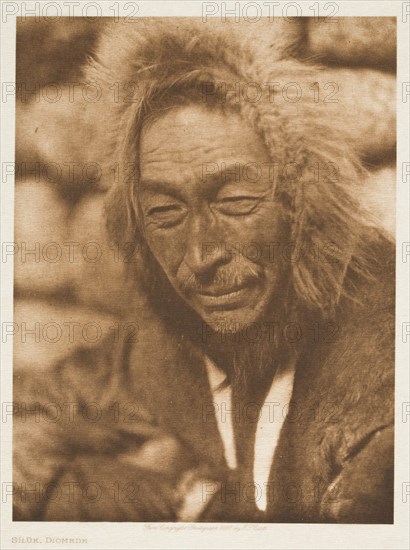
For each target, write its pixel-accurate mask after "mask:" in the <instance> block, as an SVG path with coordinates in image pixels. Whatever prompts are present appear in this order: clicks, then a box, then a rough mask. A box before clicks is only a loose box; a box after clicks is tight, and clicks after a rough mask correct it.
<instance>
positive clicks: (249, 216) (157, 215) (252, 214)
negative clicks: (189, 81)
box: [137, 106, 279, 331]
mask: <svg viewBox="0 0 410 550" xmlns="http://www.w3.org/2000/svg"><path fill="white" fill-rule="evenodd" d="M269 162H270V159H269V156H268V153H267V151H266V149H265V146H264V144H263V142H262V141H261V139H260V138H259V137H258V135H257V134H256V133H255V132H254V130H253V129H252V127H251V126H250V124H249V123H247V122H246V121H244V120H243V119H242V118H241V117H240V116H239V115H237V114H235V113H226V114H224V113H222V112H219V111H210V110H207V109H206V108H205V107H202V106H187V107H181V108H176V109H173V110H170V111H169V112H168V113H166V114H165V115H164V116H162V117H161V118H159V119H158V120H156V121H155V122H154V123H153V124H152V125H151V126H149V127H148V128H146V129H145V130H143V132H142V136H141V143H140V182H139V188H138V192H137V195H138V200H139V206H140V211H141V215H142V225H143V229H144V232H145V237H146V240H147V243H148V246H149V247H150V249H151V251H152V253H153V255H154V256H155V258H156V260H157V261H158V263H159V264H160V265H161V267H162V269H163V270H164V272H165V274H166V276H167V277H168V279H169V281H170V283H171V285H172V286H173V288H174V289H175V290H176V292H177V293H178V294H179V295H180V296H181V297H182V298H183V299H184V300H185V301H186V302H187V303H188V304H189V305H190V306H191V307H192V308H193V309H194V310H195V311H196V312H197V313H198V314H199V315H200V316H201V318H202V319H203V320H204V321H205V322H206V323H208V324H209V325H210V326H211V327H212V328H213V329H215V330H218V331H220V330H222V331H223V330H239V329H242V328H244V327H246V326H248V325H249V324H251V323H255V322H256V321H257V320H258V318H260V316H261V315H262V313H263V312H264V311H266V307H267V305H268V304H269V302H270V300H271V298H272V296H273V293H274V291H275V289H276V286H277V283H278V280H279V266H278V261H276V260H277V258H276V257H275V261H273V259H274V256H273V251H274V248H275V242H277V241H278V238H279V235H278V228H279V211H278V205H277V204H275V203H274V201H273V198H272V197H273V192H274V189H273V185H274V184H273V181H272V177H271V169H270V168H269Z"/></svg>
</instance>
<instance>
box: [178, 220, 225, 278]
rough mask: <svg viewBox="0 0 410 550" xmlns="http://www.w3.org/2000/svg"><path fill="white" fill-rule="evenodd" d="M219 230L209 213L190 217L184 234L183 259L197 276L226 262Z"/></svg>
mask: <svg viewBox="0 0 410 550" xmlns="http://www.w3.org/2000/svg"><path fill="white" fill-rule="evenodd" d="M221 236H222V235H221V232H220V230H219V229H218V224H217V222H216V220H215V218H213V217H212V215H211V214H202V215H197V216H193V217H192V221H191V223H190V225H189V227H188V234H187V236H186V241H185V243H186V248H185V256H184V261H185V263H186V265H187V266H188V267H189V269H190V270H191V271H192V273H194V274H195V275H197V276H200V275H206V274H208V273H210V272H212V271H213V270H214V269H216V268H217V267H218V266H219V265H220V264H223V263H225V262H226V258H225V257H224V256H225V255H224V254H223V250H224V246H223V244H222V242H221V240H222V239H221Z"/></svg>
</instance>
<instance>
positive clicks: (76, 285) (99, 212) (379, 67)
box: [14, 18, 396, 372]
mask: <svg viewBox="0 0 410 550" xmlns="http://www.w3.org/2000/svg"><path fill="white" fill-rule="evenodd" d="M106 24H107V21H106V20H104V21H101V20H100V21H98V22H92V21H87V20H85V19H82V18H77V19H71V20H70V19H68V20H67V19H65V20H64V21H61V20H60V21H53V22H45V21H42V20H35V19H34V18H33V19H32V20H31V19H30V18H27V19H25V20H23V19H22V20H20V21H19V22H18V26H17V68H16V81H17V86H18V89H19V90H20V93H19V94H18V95H17V100H16V101H17V105H16V163H17V174H16V186H15V238H14V241H15V249H14V270H15V314H14V315H15V318H14V322H15V326H14V330H15V336H14V346H15V347H14V365H15V366H14V368H15V371H16V372H19V371H20V370H21V369H25V368H36V369H41V370H47V369H48V368H49V367H51V366H52V365H53V364H55V362H56V361H58V360H59V359H61V358H63V357H64V356H66V355H67V353H68V352H69V351H70V349H72V348H73V347H75V346H78V345H87V346H94V345H97V344H98V342H99V341H100V340H101V339H102V338H103V337H104V336H105V335H106V334H107V333H108V332H110V331H116V332H117V334H118V337H120V338H122V337H127V336H129V335H131V336H132V334H131V331H132V328H133V327H130V326H129V325H126V320H127V317H128V312H129V311H130V310H132V311H138V306H139V305H138V303H136V298H135V292H133V291H132V288H131V284H130V282H129V281H127V280H126V278H125V275H124V268H125V262H126V261H133V257H132V254H130V250H129V249H127V248H124V250H120V251H118V250H117V251H116V250H114V249H113V248H112V247H111V246H110V244H109V243H108V240H107V236H106V233H105V228H104V220H103V203H104V195H105V193H106V191H107V182H106V181H99V180H98V179H96V178H95V177H94V176H95V174H93V171H92V169H89V171H87V172H86V173H83V171H82V167H83V166H84V160H85V159H87V148H88V147H89V145H90V142H91V141H92V132H90V133H88V129H87V128H82V129H81V131H77V132H76V131H73V125H72V121H73V117H76V107H75V106H74V108H73V103H71V102H70V99H69V96H70V94H69V92H70V85H68V84H67V83H71V86H72V83H75V82H79V81H80V67H81V64H82V63H83V62H84V61H85V60H86V57H87V55H88V54H89V53H90V52H91V51H92V49H93V46H94V44H95V41H96V40H97V39H98V35H99V33H101V31H102V29H103V28H104V25H106ZM293 32H294V33H295V36H296V39H297V42H298V48H296V49H295V55H296V56H297V57H300V58H301V59H306V60H308V61H314V62H315V63H319V64H322V65H324V66H325V67H326V70H328V71H329V81H330V80H331V81H336V82H338V83H340V86H341V87H344V89H345V90H349V94H350V95H349V97H350V99H351V110H352V112H351V115H352V136H353V137H352V139H355V140H356V141H357V145H358V147H359V146H360V147H361V150H364V153H365V154H364V158H365V162H366V165H367V168H368V169H369V177H368V180H367V181H366V183H365V185H364V186H363V190H362V197H361V199H362V200H363V201H364V203H365V204H366V206H367V207H368V208H369V209H370V210H371V211H372V212H373V214H374V219H375V222H374V223H375V224H377V225H380V226H381V227H384V228H385V229H386V231H387V232H388V233H389V234H390V235H391V236H392V237H393V236H394V228H395V214H394V212H395V104H396V101H395V94H396V82H395V67H396V29H395V19H394V18H338V20H337V22H332V23H329V21H325V20H319V21H318V20H315V19H313V18H312V19H311V18H303V20H300V21H298V23H297V25H295V27H294V31H293ZM59 90H60V91H61V90H63V93H62V96H61V98H59V99H58V91H59ZM73 163H77V164H73ZM79 166H80V168H79V169H78V167H79ZM137 317H138V315H136V318H137Z"/></svg>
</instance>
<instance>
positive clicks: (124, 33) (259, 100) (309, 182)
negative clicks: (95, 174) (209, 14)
mask: <svg viewBox="0 0 410 550" xmlns="http://www.w3.org/2000/svg"><path fill="white" fill-rule="evenodd" d="M295 24H296V23H288V22H284V21H282V22H281V23H278V22H275V23H272V22H270V21H264V22H262V23H261V25H259V24H249V23H248V24H243V23H234V22H230V23H228V22H227V23H220V22H219V23H218V22H208V23H203V22H202V21H201V20H200V19H192V18H167V19H155V18H148V19H141V20H138V21H137V22H136V23H134V24H131V23H129V22H115V23H112V24H111V25H110V26H109V28H108V29H107V30H106V31H105V33H104V34H103V35H102V37H101V38H100V42H99V44H98V46H97V48H96V51H95V55H94V58H93V59H92V60H90V62H89V64H88V66H87V67H86V69H85V78H86V79H87V80H88V81H89V82H90V83H91V82H92V83H94V84H96V85H98V86H99V87H100V89H101V90H102V96H101V100H100V101H98V102H96V103H93V104H90V106H89V110H88V113H87V117H88V119H89V120H91V121H92V123H93V124H94V126H96V128H97V130H96V136H97V137H96V140H95V143H93V145H92V146H91V148H90V156H92V157H93V160H94V161H95V159H98V161H99V162H100V163H101V164H102V165H104V166H105V167H106V168H105V171H104V173H105V174H106V175H107V174H110V175H111V177H112V167H113V166H114V165H116V166H117V167H118V169H119V172H118V173H119V177H118V178H117V181H114V183H113V185H112V186H111V190H110V192H109V195H108V201H107V224H108V230H109V233H110V236H111V238H112V240H113V241H114V242H116V243H123V242H124V241H127V242H135V241H136V242H142V241H143V239H142V237H141V235H140V234H139V231H138V228H137V227H138V223H137V221H136V216H137V214H136V209H135V207H134V206H133V205H134V204H135V199H136V195H137V187H138V139H139V135H140V130H141V124H142V123H141V117H142V115H141V113H142V112H143V111H144V109H146V108H147V104H148V103H149V98H150V97H151V96H152V94H153V93H155V92H153V90H155V88H156V87H159V88H160V87H161V86H162V85H163V83H164V82H173V83H175V82H177V81H183V80H184V79H186V78H191V77H195V78H196V77H197V76H198V75H199V76H200V77H201V78H203V79H204V81H205V82H207V81H210V82H212V83H213V84H214V85H216V86H218V85H220V84H221V83H224V84H225V85H227V86H234V87H235V86H237V88H236V89H237V90H239V101H238V103H239V107H240V111H241V114H242V116H243V117H244V118H245V119H247V120H249V122H250V123H251V125H252V127H253V128H255V129H256V131H257V132H259V134H260V135H261V136H262V138H263V140H264V142H265V144H266V146H267V149H268V151H269V152H270V155H271V159H272V162H274V163H277V166H278V167H279V171H278V175H277V177H275V182H274V189H275V191H274V192H275V195H276V197H277V198H278V199H279V203H280V204H281V207H282V209H283V213H284V217H285V219H286V220H287V222H288V226H289V227H290V231H289V234H288V235H286V242H287V243H292V244H293V245H294V246H295V249H296V250H299V251H303V252H304V253H303V254H302V256H301V258H300V259H299V260H298V261H297V262H295V263H294V264H293V265H292V285H293V291H294V292H295V294H296V296H297V297H298V300H301V302H302V303H303V304H304V306H306V307H308V308H313V309H318V310H320V311H322V312H324V313H330V312H333V311H334V308H335V306H336V305H337V303H338V301H339V299H340V296H341V294H343V292H344V289H343V281H344V277H345V273H346V269H347V265H348V264H349V263H350V262H351V259H352V254H353V250H355V252H356V254H358V255H359V261H358V263H357V264H351V266H352V265H357V266H358V269H360V270H361V271H362V272H366V261H367V260H366V258H365V256H364V254H361V252H360V242H359V240H358V235H359V234H360V233H361V227H362V225H363V224H366V223H367V221H368V215H367V214H366V213H365V212H364V211H363V210H362V209H361V208H360V207H359V205H358V202H357V196H358V191H359V189H360V186H361V183H362V178H363V168H362V166H361V164H360V159H358V158H357V155H356V153H355V151H354V150H353V148H352V146H351V145H350V144H349V142H348V137H349V132H348V128H347V126H346V122H345V121H344V109H345V108H346V107H345V106H344V104H343V98H338V100H337V102H334V103H333V102H325V101H322V100H320V101H316V100H315V98H314V94H313V92H312V86H314V85H315V83H317V82H318V80H320V78H321V68H319V67H317V66H312V65H309V64H306V63H301V62H299V61H296V60H295V59H293V58H292V53H293V52H294V51H295V50H297V48H298V44H297V41H296V40H295V32H294V30H293V29H294V26H295ZM270 26H271V27H270ZM260 36H263V40H262V41H260ZM170 88H172V84H169V89H168V92H169V93H170V94H172V89H170ZM251 88H252V90H253V91H249V90H251ZM244 90H246V93H245V92H244ZM255 90H256V92H255ZM295 90H296V91H297V90H299V91H297V92H296V93H297V94H298V96H297V97H295V96H294V95H293V96H292V93H293V94H294V93H295ZM248 91H249V92H248ZM285 92H286V93H285ZM255 93H256V96H255V95H253V94H255ZM107 128H108V129H110V131H107ZM130 166H131V167H132V171H133V174H132V177H128V175H129V170H130ZM287 166H291V167H292V166H293V167H296V173H297V176H296V177H295V176H294V172H293V175H292V176H286V174H285V173H284V171H283V168H284V167H287ZM285 172H286V170H285ZM142 248H143V247H142ZM318 256H320V261H318ZM360 256H361V257H360ZM145 263H146V262H145V261H144V259H143V258H142V259H141V262H139V265H140V266H141V267H139V268H137V269H139V271H140V274H141V276H142V275H143V274H142V271H143V269H144V268H143V267H142V266H144V264H145Z"/></svg>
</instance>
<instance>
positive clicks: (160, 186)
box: [138, 179, 182, 200]
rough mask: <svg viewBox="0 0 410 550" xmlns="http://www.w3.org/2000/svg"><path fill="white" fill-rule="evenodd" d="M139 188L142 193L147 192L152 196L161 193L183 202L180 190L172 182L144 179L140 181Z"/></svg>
mask: <svg viewBox="0 0 410 550" xmlns="http://www.w3.org/2000/svg"><path fill="white" fill-rule="evenodd" d="M138 187H139V188H140V191H145V192H147V193H149V194H151V195H155V194H157V193H161V194H163V195H169V196H172V197H175V198H178V199H180V200H182V196H181V193H180V191H179V189H177V188H176V187H175V186H174V185H173V184H172V182H169V181H164V180H152V179H142V180H140V181H139V184H138Z"/></svg>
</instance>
